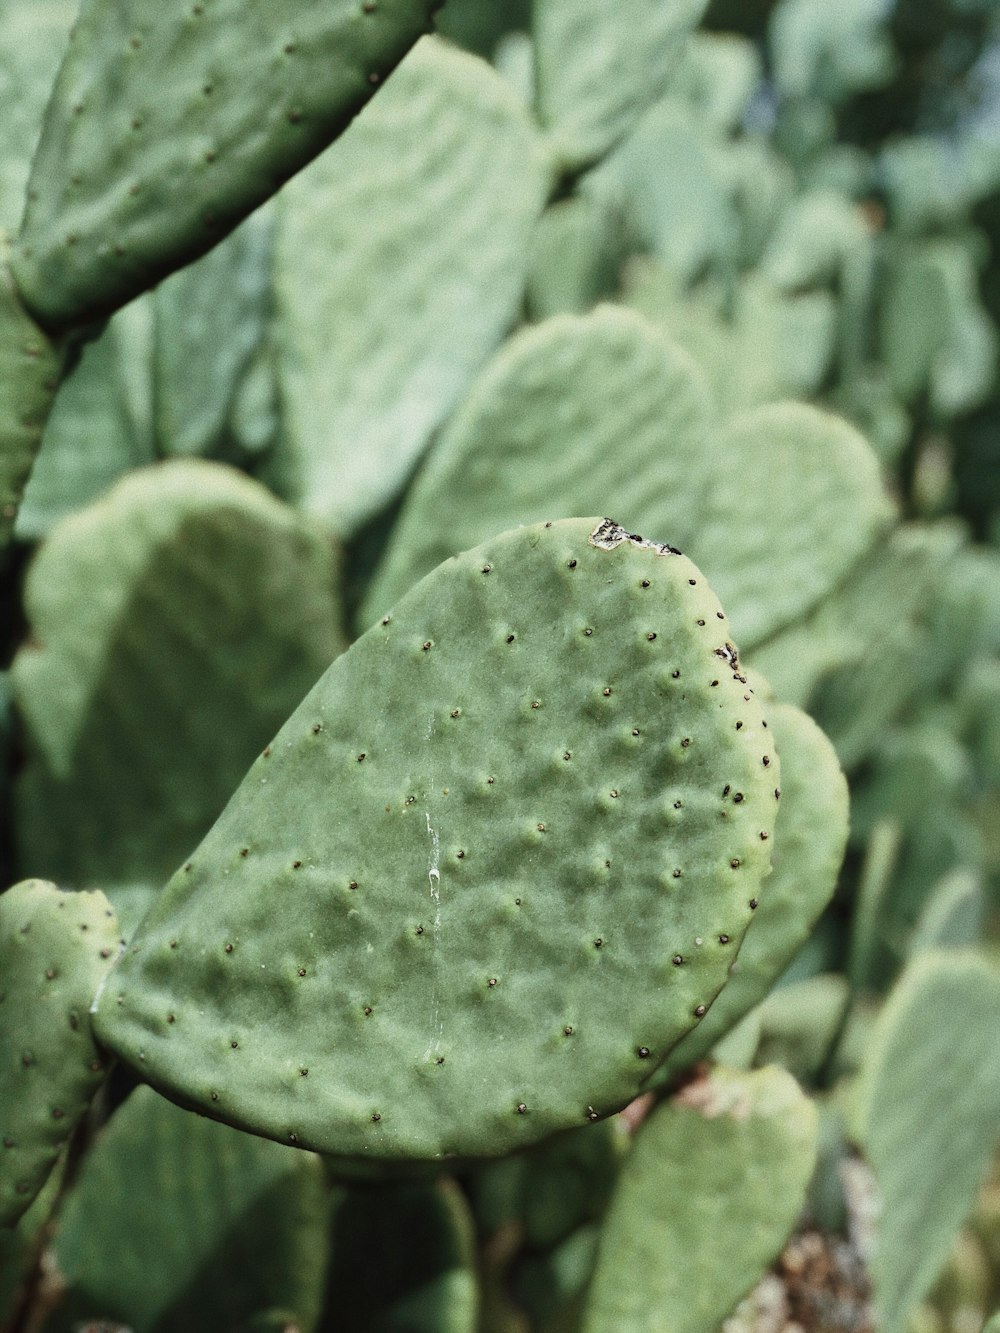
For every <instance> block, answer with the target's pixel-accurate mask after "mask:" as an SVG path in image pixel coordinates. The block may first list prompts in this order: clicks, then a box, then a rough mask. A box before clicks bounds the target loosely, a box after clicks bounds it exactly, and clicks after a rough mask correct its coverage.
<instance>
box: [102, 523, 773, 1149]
mask: <svg viewBox="0 0 1000 1333" xmlns="http://www.w3.org/2000/svg"><path fill="white" fill-rule="evenodd" d="M595 525H596V526H595ZM777 771H778V765H777V759H776V753H775V749H774V746H773V745H772V738H771V735H770V732H769V731H767V730H766V729H765V728H764V726H763V722H762V718H761V714H760V708H759V705H758V704H757V701H756V700H755V698H754V697H753V695H752V693H751V691H750V689H749V687H748V686H747V685H746V683H745V677H744V676H742V674H741V673H740V672H739V668H738V664H737V662H736V658H735V654H734V651H733V649H732V646H731V644H729V643H728V625H727V622H726V620H725V617H724V615H723V613H722V611H721V609H720V608H719V604H718V602H717V600H716V598H715V596H714V594H713V593H712V592H711V591H710V589H709V588H708V587H707V585H706V583H705V580H704V579H703V578H702V576H701V574H700V573H699V571H698V570H697V569H696V568H695V567H694V566H693V565H692V564H691V563H690V562H689V561H688V560H687V559H685V558H684V557H683V556H680V555H677V554H673V553H671V550H670V548H669V547H661V546H658V545H655V544H653V543H648V542H641V541H639V540H633V539H629V538H627V537H626V534H625V533H624V532H623V531H622V530H621V529H620V528H616V527H615V525H613V524H611V523H610V522H609V521H608V520H603V521H601V522H599V523H598V521H597V520H595V519H573V520H568V521H565V522H561V523H556V524H552V525H538V526H536V527H533V528H522V529H519V530H517V531H515V532H511V533H505V534H503V535H501V536H499V537H497V538H495V539H493V540H492V541H490V542H488V543H486V544H484V545H483V546H481V547H479V548H478V549H476V550H474V551H471V552H469V553H467V554H465V555H463V556H461V557H460V558H458V559H457V560H455V561H451V562H449V563H447V564H446V565H444V566H442V567H441V568H439V569H438V570H436V571H435V572H434V573H433V574H432V575H430V576H429V577H428V578H426V579H425V580H424V581H423V582H422V583H421V584H420V585H419V586H418V587H417V588H415V589H414V590H413V592H412V593H411V594H410V595H409V596H408V597H407V598H405V599H404V600H403V601H402V602H401V603H400V604H399V606H398V607H396V609H395V610H394V611H393V612H392V613H391V615H389V616H388V617H386V618H385V619H384V620H383V622H381V623H380V624H378V625H377V626H375V627H374V628H373V629H372V630H371V631H370V632H369V633H368V634H366V635H364V636H363V637H362V638H361V639H359V640H358V641H357V642H356V643H355V644H354V645H353V646H352V647H351V648H350V649H349V650H348V652H347V653H345V654H344V656H343V657H341V658H340V659H339V660H338V661H337V662H335V663H334V664H333V666H332V667H331V668H330V670H329V671H328V672H327V674H326V675H325V676H324V677H323V678H322V680H320V682H319V683H318V684H317V686H316V688H315V689H314V690H313V691H312V692H311V693H310V694H309V695H308V696H307V698H306V699H305V700H304V701H303V703H302V705H301V707H300V708H299V709H298V710H297V711H296V713H295V714H294V715H293V716H292V717H291V719H290V720H289V721H288V723H287V724H286V726H285V727H284V728H283V729H282V730H281V732H280V733H279V734H278V736H277V738H276V739H275V740H274V741H273V742H272V743H271V744H270V745H269V746H268V747H267V748H266V749H265V750H264V752H263V753H262V754H261V756H260V757H259V758H258V760H257V761H256V763H255V764H254V766H253V767H252V768H251V770H250V772H249V773H248V774H247V777H246V779H245V780H244V783H243V785H242V786H241V787H240V789H239V790H238V792H237V793H236V795H235V796H234V797H233V799H232V801H231V802H230V804H229V806H228V807H227V809H226V811H225V812H224V814H223V815H222V817H221V818H220V819H219V821H218V822H217V823H216V825H215V827H214V828H213V829H212V831H211V832H210V833H209V835H208V837H207V838H206V839H205V841H204V842H203V843H202V845H201V846H200V847H199V848H198V849H197V850H196V851H195V853H194V854H193V856H192V857H191V859H190V861H188V862H187V863H186V864H185V865H184V866H183V867H182V868H181V869H180V870H179V871H178V872H177V874H176V875H175V876H174V878H173V879H172V880H171V882H170V884H169V885H168V886H167V888H166V890H165V891H164V893H163V895H161V897H160V899H159V900H158V901H157V904H156V905H155V906H154V908H153V910H152V911H151V913H150V914H149V915H148V916H147V918H146V920H145V921H144V923H143V925H142V927H141V928H140V931H139V932H138V934H137V935H136V936H135V940H134V943H133V945H132V948H131V949H130V950H129V953H128V955H127V956H126V958H125V960H124V962H123V964H122V966H121V968H120V970H119V971H118V973H117V974H116V977H115V981H114V984H113V985H112V986H111V987H110V989H109V990H108V992H107V994H106V996H105V1000H104V1002H103V1004H102V1006H101V1008H100V1011H99V1014H98V1018H97V1022H98V1026H99V1031H100V1035H101V1038H102V1040H103V1041H105V1042H106V1043H107V1044H108V1045H109V1046H110V1047H112V1048H113V1049H114V1050H115V1051H117V1052H118V1053H120V1054H121V1055H122V1056H123V1057H124V1058H125V1059H127V1060H128V1061H129V1062H130V1063H132V1064H134V1065H137V1066H138V1067H139V1068H140V1069H141V1070H142V1072H143V1075H144V1076H145V1077H146V1078H148V1079H149V1080H150V1081H151V1082H153V1083H154V1084H155V1086H157V1087H160V1088H162V1089H163V1090H164V1091H166V1092H168V1093H169V1094H170V1095H171V1096H173V1097H176V1098H178V1099H180V1100H183V1101H186V1102H190V1103H192V1104H196V1105H198V1106H199V1107H201V1108H203V1109H204V1110H206V1111H207V1112H208V1113H209V1114H211V1115H214V1116H216V1117H219V1118H224V1119H226V1120H227V1121H229V1122H230V1123H233V1124H235V1125H238V1126H241V1127H243V1128H247V1129H250V1130H253V1131H255V1132H258V1133H262V1134H266V1135H269V1136H273V1137H276V1138H278V1139H281V1140H284V1141H286V1142H297V1143H300V1144H302V1145H303V1146H305V1147H312V1148H315V1149H317V1150H319V1151H323V1152H327V1153H331V1154H337V1155H342V1156H347V1157H352V1158H355V1159H357V1158H362V1159H367V1160H369V1161H379V1160H385V1159H397V1160H407V1161H413V1160H431V1159H438V1158H443V1157H448V1156H452V1155H459V1156H470V1157H475V1156H485V1155H496V1154H499V1153H503V1152H507V1151H510V1150H512V1149H515V1148H518V1147H521V1146H525V1145H527V1144H529V1143H532V1142H535V1141H537V1140H539V1139H541V1138H543V1137H545V1136H547V1135H549V1134H551V1133H553V1132H555V1131H556V1130H559V1129H563V1128H567V1127H572V1126H575V1125H582V1124H585V1123H586V1122H587V1121H588V1120H589V1119H591V1118H594V1117H597V1116H601V1115H608V1114H610V1113H612V1112H613V1111H616V1110H618V1109H619V1108H620V1107H622V1106H623V1105H625V1104H626V1103H627V1102H628V1101H629V1100H630V1099H631V1098H632V1097H633V1096H634V1095H635V1093H636V1091H637V1090H638V1088H639V1087H640V1084H641V1083H642V1080H643V1079H644V1077H645V1076H646V1074H647V1071H648V1069H649V1067H650V1065H651V1064H655V1063H656V1062H657V1061H659V1060H661V1059H662V1058H663V1057H664V1056H665V1055H666V1053H667V1052H668V1050H669V1049H670V1047H671V1046H672V1045H673V1044H674V1043H675V1042H676V1041H677V1040H678V1039H679V1038H680V1037H681V1036H682V1035H683V1034H684V1033H685V1032H686V1031H687V1030H688V1029H689V1028H690V1027H692V1026H693V1025H694V1024H695V1022H697V1021H698V1019H699V1017H700V1016H701V1015H702V1014H703V1013H704V1010H705V1008H706V1007H707V1006H708V1005H709V1004H710V1003H711V1001H712V999H713V998H714V996H715V994H716V993H717V991H718V990H719V988H720V987H721V985H722V984H723V982H724V980H725V977H726V974H727V972H728V968H729V964H730V963H731V961H732V959H733V956H734V953H735V950H736V947H737V944H738V941H739V940H740V938H741V937H742V934H743V931H744V930H745V928H746V925H747V923H748V921H749V920H750V917H751V914H752V911H753V909H754V905H755V904H756V902H757V895H758V893H759V891H760V889H759V886H760V883H761V880H762V879H763V878H764V876H765V875H766V874H767V872H768V870H769V867H770V856H769V852H770V845H771V834H772V832H773V825H774V815H775V810H776V808H777V801H776V797H777V794H778V789H779V779H778V777H777ZM741 798H742V799H741ZM696 936H698V937H701V938H702V939H703V946H702V947H697V946H696V945H695V937H696ZM675 958H676V959H680V960H681V961H680V962H679V963H677V962H674V961H672V960H673V959H675ZM306 1071H308V1072H306Z"/></svg>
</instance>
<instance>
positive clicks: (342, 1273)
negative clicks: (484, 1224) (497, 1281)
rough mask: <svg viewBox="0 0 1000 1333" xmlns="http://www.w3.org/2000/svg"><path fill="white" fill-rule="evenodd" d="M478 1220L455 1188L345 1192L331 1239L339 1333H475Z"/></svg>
mask: <svg viewBox="0 0 1000 1333" xmlns="http://www.w3.org/2000/svg"><path fill="white" fill-rule="evenodd" d="M474 1264H475V1238H474V1227H473V1221H472V1217H471V1215H470V1213H469V1208H468V1204H467V1203H466V1202H465V1200H464V1198H463V1196H462V1193H461V1191H460V1190H459V1189H458V1188H457V1186H456V1185H455V1184H454V1183H453V1182H451V1181H436V1182H434V1183H431V1184H411V1183H406V1184H393V1185H384V1184H383V1185H382V1186H368V1187H366V1188H364V1189H351V1190H345V1191H344V1192H343V1193H342V1194H341V1196H340V1198H339V1199H338V1200H337V1201H336V1203H335V1205H334V1210H333V1224H332V1228H331V1238H330V1267H329V1272H328V1275H327V1308H328V1310H330V1311H331V1312H335V1314H334V1316H333V1319H332V1320H331V1322H330V1323H329V1324H328V1325H327V1326H328V1327H329V1328H330V1329H331V1330H332V1329H333V1328H336V1330H337V1333H371V1330H374V1329H377V1330H378V1333H474V1331H475V1329H476V1327H477V1323H476V1317H477V1313H478V1306H479V1295H478V1290H477V1284H476V1276H475V1268H474Z"/></svg>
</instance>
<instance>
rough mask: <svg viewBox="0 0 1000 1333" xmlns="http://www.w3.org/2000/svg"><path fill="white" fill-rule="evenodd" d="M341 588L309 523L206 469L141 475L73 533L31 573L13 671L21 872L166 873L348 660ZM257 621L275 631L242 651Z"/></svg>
mask: <svg viewBox="0 0 1000 1333" xmlns="http://www.w3.org/2000/svg"><path fill="white" fill-rule="evenodd" d="M245 570H247V571H250V573H249V577H248V578H247V579H246V580H245V582H244V583H243V589H242V600H241V601H240V602H239V603H235V602H234V601H233V599H232V597H231V594H230V592H229V588H230V586H231V585H230V582H229V580H231V578H232V577H233V575H234V573H235V572H236V571H240V572H241V574H242V572H243V571H245ZM335 580H336V562H335V559H334V558H333V556H332V554H331V552H330V550H329V547H328V546H327V544H326V543H325V542H324V540H323V539H322V537H321V536H320V534H318V533H317V532H316V531H315V530H314V528H313V527H312V526H311V525H310V524H309V523H308V522H307V521H306V520H304V519H303V518H302V517H300V516H299V515H296V514H293V513H292V512H290V511H289V510H287V509H286V508H285V507H284V506H283V505H282V504H281V503H280V502H279V501H277V500H275V499H274V497H273V496H270V495H268V494H267V493H266V492H265V491H263V489H262V488H261V487H259V486H258V485H257V484H256V483H254V482H251V481H249V480H248V479H246V478H245V477H241V476H239V475H238V474H236V473H234V472H231V471H230V470H228V469H225V468H222V467H219V466H217V465H214V464H208V463H201V462H197V461H194V460H188V461H184V462H181V461H178V462H175V463H173V464H170V465H168V466H163V467H159V468H156V469H150V470H148V471H140V472H137V473H135V474H133V475H132V476H130V477H128V478H127V479H126V480H125V481H123V482H122V483H121V485H120V486H119V487H118V488H117V489H115V490H114V491H112V492H111V493H110V494H109V495H108V496H107V497H106V498H104V499H102V500H101V501H100V503H99V504H97V505H95V506H93V507H92V508H91V509H89V510H85V511H82V512H81V513H79V514H77V515H74V516H72V517H71V518H70V519H68V520H67V521H66V523H65V524H64V525H63V526H61V527H60V528H59V529H58V530H57V531H56V532H55V533H54V534H53V536H52V539H51V540H50V541H49V542H48V544H47V545H46V547H45V549H44V551H43V552H42V555H41V556H40V558H39V560H38V561H37V563H36V564H35V565H34V567H33V568H32V570H31V571H30V575H29V578H28V586H27V590H26V602H27V607H28V612H29V615H30V617H31V621H32V625H33V629H34V633H35V635H36V636H37V637H36V640H35V641H34V642H32V643H31V644H29V645H26V646H25V647H24V648H23V649H22V650H21V652H20V653H19V655H18V657H17V659H16V660H15V662H14V664H13V668H12V673H11V682H12V687H13V692H14V696H15V698H16V700H17V704H18V707H19V709H20V712H21V716H22V718H23V720H24V723H25V731H26V734H25V740H26V747H27V749H28V755H29V759H28V763H27V765H26V767H25V769H24V771H23V773H22V774H21V777H20V781H19V783H18V791H17V795H16V805H17V830H16V831H17V837H18V842H19V846H20V849H21V855H22V857H23V859H24V861H25V862H26V863H27V862H28V861H29V860H30V861H31V862H32V863H33V864H35V865H37V866H44V867H45V868H46V871H47V873H49V874H51V875H53V876H57V877H60V878H62V879H64V880H66V881H68V882H70V883H73V884H76V885H77V886H78V887H82V886H84V885H90V884H93V883H95V882H96V883H104V884H105V886H106V887H109V888H110V887H111V886H113V885H115V884H122V883H124V884H130V883H135V882H137V881H138V882H145V883H154V884H155V883H156V882H157V881H159V880H160V879H161V878H162V877H163V876H165V875H167V874H169V872H170V870H171V869H172V868H173V867H174V865H176V862H177V861H178V859H179V858H180V857H182V856H183V855H184V854H185V852H186V851H187V850H189V848H190V846H191V843H192V842H194V841H195V840H196V839H197V838H198V837H200V836H201V835H202V834H203V833H204V832H205V831H206V830H207V829H208V827H209V826H210V825H211V822H212V820H213V819H214V817H215V816H216V815H217V814H218V812H219V810H221V808H222V806H223V805H224V804H225V801H226V798H227V796H228V795H229V793H230V791H231V789H232V787H233V785H234V783H235V782H237V781H238V779H239V777H240V775H241V774H242V773H243V771H244V770H245V768H246V766H247V764H248V763H249V762H250V761H251V759H252V758H253V756H254V754H255V753H256V752H257V751H258V749H259V748H260V746H261V745H263V744H264V742H265V741H266V740H267V738H268V736H269V735H270V734H271V732H272V730H273V728H274V727H275V726H276V725H278V723H279V722H280V721H281V720H282V718H283V717H284V716H285V715H286V714H287V712H288V710H289V709H290V708H291V707H292V706H293V704H294V703H295V702H296V701H297V700H298V699H299V698H300V697H301V695H302V693H303V691H304V690H305V689H307V688H308V686H309V685H310V684H311V683H312V682H313V681H314V680H315V678H316V676H317V675H318V674H319V672H320V671H321V670H323V668H324V667H325V666H326V665H327V664H328V663H329V661H330V659H331V658H332V657H334V656H336V654H337V653H338V651H339V650H340V648H341V647H342V640H341V636H340V627H339V624H338V608H337V604H336V600H335V595H334V588H335ZM251 624H256V625H257V626H258V627H260V626H264V625H266V626H268V629H267V630H266V631H263V632H262V630H261V629H260V628H258V630H257V634H256V636H255V638H254V639H252V640H250V641H249V642H248V640H247V634H248V628H249V627H250V625H251ZM40 645H41V646H40ZM180 645H182V646H180ZM81 646H82V648H81ZM150 698H154V699H157V700H158V701H159V703H158V708H157V711H156V713H155V715H154V716H150V715H149V700H150ZM52 802H58V803H59V804H60V806H61V808H62V809H63V816H62V820H61V821H60V823H59V824H58V825H57V826H53V825H52V822H51V820H50V819H49V816H48V813H47V812H48V811H49V809H50V808H51V804H52ZM161 810H163V811H165V812H168V813H167V815H166V817H164V815H162V814H161V813H160V811H161Z"/></svg>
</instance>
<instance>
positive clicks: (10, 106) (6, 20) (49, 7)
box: [0, 0, 78, 231]
mask: <svg viewBox="0 0 1000 1333" xmlns="http://www.w3.org/2000/svg"><path fill="white" fill-rule="evenodd" d="M77 8H78V6H77V4H76V3H75V0H12V3H8V4H5V5H4V10H3V28H2V30H0V123H2V124H3V136H2V139H0V228H3V229H4V230H7V231H14V230H15V229H16V228H17V225H18V223H19V222H20V220H21V212H22V210H23V208H24V191H25V186H26V185H27V183H28V170H29V168H30V166H31V156H32V153H33V152H34V151H35V145H36V143H37V142H38V135H39V131H40V130H41V125H42V113H43V112H44V111H45V103H46V102H47V101H48V99H49V93H50V92H51V91H52V80H53V79H54V78H55V76H56V71H57V70H58V68H59V62H60V60H61V59H62V55H63V51H64V50H65V48H66V39H67V36H68V34H69V30H70V27H71V26H72V23H73V19H74V18H75V17H76V11H77Z"/></svg>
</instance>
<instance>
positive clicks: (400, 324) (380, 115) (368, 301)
mask: <svg viewBox="0 0 1000 1333" xmlns="http://www.w3.org/2000/svg"><path fill="white" fill-rule="evenodd" d="M389 161H392V162H393V163H394V167H393V170H392V172H391V174H390V173H389V172H388V171H387V170H386V164H387V162H389ZM431 172H433V173H434V176H435V182H436V183H435V188H434V190H433V191H426V192H424V191H421V190H420V189H415V188H414V185H415V182H416V181H419V179H420V178H421V177H422V176H424V175H428V174H430V173H431ZM549 185H550V166H549V161H548V157H547V154H546V152H545V151H544V146H543V144H542V142H541V140H540V137H539V135H538V133H537V131H536V130H535V129H534V127H533V126H532V124H531V122H530V120H529V119H528V116H527V115H526V113H525V111H524V108H523V107H522V106H520V105H519V103H518V101H517V99H516V97H515V96H514V94H513V93H512V91H511V90H510V88H509V87H507V86H506V84H505V83H504V82H503V80H501V78H500V77H499V75H496V74H494V73H493V72H492V71H491V70H490V69H489V68H488V67H487V66H486V65H485V64H484V63H483V62H482V61H480V60H478V59H476V58H474V57H472V56H470V55H467V54H464V53H461V52H458V51H455V50H452V49H450V48H449V47H447V46H446V45H445V44H444V43H442V42H439V41H433V40H431V39H430V38H428V39H427V40H426V41H424V42H421V43H420V44H419V45H418V46H417V48H416V49H415V50H414V51H413V52H412V54H411V55H410V56H408V57H407V59H406V60H405V61H404V62H403V64H402V65H401V66H400V68H399V70H398V72H397V74H396V75H395V76H394V77H393V79H392V81H391V82H390V84H389V86H388V87H387V88H386V90H385V92H384V93H383V94H381V95H380V96H379V97H378V99H377V100H376V101H375V102H373V103H372V105H371V106H370V107H369V108H368V109H367V110H366V111H365V112H364V114H363V115H361V116H360V117H359V118H358V123H357V125H356V126H354V128H353V130H352V133H351V134H350V135H349V136H348V137H346V138H345V139H343V140H342V141H341V142H340V143H339V144H337V145H336V146H335V147H334V148H333V149H332V151H330V152H328V153H325V154H324V155H323V157H322V158H321V159H320V160H319V161H318V162H316V163H315V164H314V165H313V166H312V167H310V168H309V170H307V171H305V172H303V173H302V175H301V176H299V177H298V179H296V180H295V181H293V182H291V183H290V185H289V187H288V189H286V190H285V191H283V193H282V196H281V199H280V207H279V210H278V225H277V238H276V257H275V263H276V275H275V290H276V298H277V302H278V313H279V337H278V344H279V378H280V386H281V393H282V397H283V402H284V406H285V410H286V413H287V423H288V428H287V432H286V434H285V436H284V438H283V439H282V440H281V441H280V443H279V447H278V449H277V451H276V453H275V455H274V457H273V458H272V460H271V462H270V464H269V467H268V475H269V477H270V478H271V479H272V481H273V482H274V484H275V486H276V487H277V488H278V489H279V490H280V492H281V493H283V494H286V495H288V496H289V497H290V498H292V499H294V500H295V501H296V503H298V504H300V505H301V506H302V507H303V508H305V509H306V510H307V511H308V512H310V513H313V514H316V515H317V516H319V517H321V518H322V519H323V520H324V521H325V522H326V523H328V524H329V525H330V526H331V527H332V528H333V529H334V530H335V531H337V532H340V533H342V534H343V535H345V536H347V535H350V534H351V533H352V532H354V531H356V529H357V528H358V527H359V525H360V524H361V523H362V522H363V521H364V520H365V519H367V518H369V517H370V516H371V515H372V514H374V513H377V512H378V511H379V510H380V509H381V508H383V507H384V505H386V504H387V503H388V502H389V501H390V500H392V499H393V498H394V497H395V495H396V493H397V492H398V490H399V489H400V488H401V487H402V485H403V482H404V481H405V479H406V477H407V475H408V473H409V472H410V470H411V469H412V467H413V464H414V462H415V461H416V459H417V457H418V456H419V454H420V452H421V450H422V449H423V447H424V446H425V444H426V443H427V440H428V437H429V436H430V434H431V432H432V431H433V430H435V429H436V427H437V426H439V425H440V424H441V422H442V420H443V419H444V417H445V416H446V415H447V413H448V412H449V411H450V410H451V408H452V406H453V405H454V402H455V400H456V399H457V397H458V396H459V394H460V393H461V392H462V390H463V389H464V387H465V384H466V382H467V380H468V379H469V378H470V377H471V376H472V375H473V373H474V372H475V371H476V370H477V369H478V368H479V365H480V363H481V362H482V361H483V360H484V359H485V358H486V357H487V356H488V355H489V354H490V352H491V351H492V350H493V348H494V347H495V346H496V344H497V343H498V342H499V341H500V339H501V337H502V336H503V333H504V331H505V329H506V327H507V325H508V324H509V323H510V321H511V319H512V318H513V316H514V313H515V311H516V309H517V306H518V303H519V301H520V300H521V298H522V294H523V288H524V283H525V277H526V270H527V260H528V251H529V241H530V237H531V232H532V229H533V227H534V224H535V221H536V219H537V217H538V215H539V213H540V212H541V210H542V206H543V204H544V202H545V197H546V194H547V193H548V190H549ZM373 196H377V197H378V205H377V208H373V206H372V199H373ZM429 274H434V275H436V276H437V277H438V278H439V279H440V280H439V281H437V282H433V283H430V284H429V280H428V279H429ZM400 307H403V308H406V309H408V310H410V311H411V312H412V314H411V317H410V318H409V319H407V320H400V318H399V311H400ZM484 535H485V534H484ZM422 572H423V571H422Z"/></svg>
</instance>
